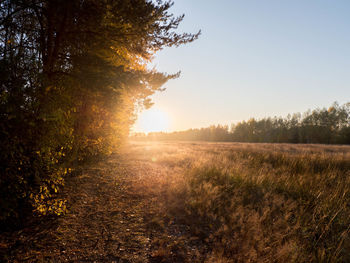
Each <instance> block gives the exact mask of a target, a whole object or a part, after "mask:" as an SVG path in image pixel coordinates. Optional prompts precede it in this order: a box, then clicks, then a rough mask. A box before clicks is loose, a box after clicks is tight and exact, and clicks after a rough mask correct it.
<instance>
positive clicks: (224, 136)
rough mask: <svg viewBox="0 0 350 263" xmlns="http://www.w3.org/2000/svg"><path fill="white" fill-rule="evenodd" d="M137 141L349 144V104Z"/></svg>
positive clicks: (157, 134)
mask: <svg viewBox="0 0 350 263" xmlns="http://www.w3.org/2000/svg"><path fill="white" fill-rule="evenodd" d="M133 139H137V140H180V141H212V142H225V141H226V142H265V143H323V144H350V103H346V104H344V105H341V106H340V105H338V103H334V104H333V105H332V106H331V107H329V108H328V109H327V108H323V109H315V110H313V111H308V112H305V113H304V114H300V113H296V114H293V115H288V116H287V117H285V118H282V117H274V118H263V119H260V120H257V119H254V118H252V119H250V120H248V121H242V122H239V123H237V124H233V125H231V127H229V126H227V125H224V126H223V125H216V126H215V125H214V126H210V127H207V128H201V129H190V130H186V131H179V132H172V133H164V132H155V133H149V134H148V135H145V134H141V133H139V134H135V135H134V136H133Z"/></svg>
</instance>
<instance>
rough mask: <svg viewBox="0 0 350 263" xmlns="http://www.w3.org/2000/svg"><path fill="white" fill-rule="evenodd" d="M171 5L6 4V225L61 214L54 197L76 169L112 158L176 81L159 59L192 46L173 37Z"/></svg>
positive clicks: (0, 31) (1, 103) (45, 0)
mask: <svg viewBox="0 0 350 263" xmlns="http://www.w3.org/2000/svg"><path fill="white" fill-rule="evenodd" d="M172 5H173V2H171V1H147V0H102V1H101V0H5V1H1V3H0V57H1V58H0V68H1V72H2V74H1V77H0V96H1V97H0V107H1V113H0V114H1V115H0V118H1V119H0V123H1V124H0V135H1V136H2V138H5V139H4V140H3V141H2V142H1V149H3V151H2V153H1V155H0V158H1V163H4V164H6V165H5V166H3V167H2V168H1V177H0V178H1V182H0V189H1V195H2V196H1V200H2V203H1V204H0V210H1V215H0V220H1V219H6V218H9V217H13V216H15V217H20V215H19V214H18V213H19V212H18V211H24V210H23V207H28V209H29V210H31V208H32V207H34V209H35V210H36V211H37V212H38V213H48V212H55V213H61V212H62V211H63V210H64V209H62V207H64V200H55V198H53V195H52V193H55V192H56V191H57V190H59V188H60V185H62V182H63V177H64V175H65V174H67V172H68V171H69V169H70V168H71V167H72V162H76V161H77V160H79V161H81V160H86V159H88V158H91V157H94V156H98V155H100V154H108V153H110V152H111V151H112V150H113V147H115V146H118V145H120V143H121V142H122V140H123V138H124V137H125V136H126V135H127V133H128V131H129V127H130V125H131V124H132V122H133V121H134V112H135V110H134V107H135V105H139V106H141V107H149V106H150V105H151V102H150V99H149V96H150V95H151V94H153V93H154V92H155V91H157V90H161V86H162V85H163V84H164V83H165V82H166V81H167V80H169V79H171V78H175V77H177V76H178V74H174V75H167V74H163V73H160V72H157V71H155V70H149V69H148V67H147V65H148V63H149V61H150V60H151V59H152V56H153V54H155V52H157V51H159V50H160V49H162V48H164V47H171V46H178V45H181V44H186V43H189V42H192V41H193V40H195V39H196V38H197V37H198V36H199V32H198V33H197V34H187V33H183V34H178V33H176V32H175V30H176V29H177V27H178V25H179V24H180V22H181V21H182V20H183V18H184V16H180V17H174V16H173V15H172V14H171V13H169V9H170V8H171V6H172Z"/></svg>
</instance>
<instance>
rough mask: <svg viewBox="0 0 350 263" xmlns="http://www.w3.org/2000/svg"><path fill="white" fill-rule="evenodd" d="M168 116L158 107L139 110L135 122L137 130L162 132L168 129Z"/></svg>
mask: <svg viewBox="0 0 350 263" xmlns="http://www.w3.org/2000/svg"><path fill="white" fill-rule="evenodd" d="M169 124H170V121H169V116H168V115H167V114H166V112H165V111H163V110H161V109H159V108H151V109H148V110H145V111H143V112H141V114H140V115H139V116H138V118H137V121H136V123H135V129H134V130H135V131H137V132H144V133H150V132H162V131H163V132H164V131H167V130H168V129H169Z"/></svg>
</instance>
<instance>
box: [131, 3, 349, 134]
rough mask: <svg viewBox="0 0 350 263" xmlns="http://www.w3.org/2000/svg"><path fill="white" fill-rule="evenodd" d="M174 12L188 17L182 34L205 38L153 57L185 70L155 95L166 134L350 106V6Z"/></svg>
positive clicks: (214, 6)
mask: <svg viewBox="0 0 350 263" xmlns="http://www.w3.org/2000/svg"><path fill="white" fill-rule="evenodd" d="M171 11H172V12H173V13H174V14H177V15H180V14H182V13H184V14H185V19H184V21H183V23H182V25H181V26H180V28H179V31H180V32H181V31H186V32H193V33H195V32H197V31H198V30H199V29H201V30H202V35H201V36H200V38H199V39H198V40H197V41H195V42H193V43H191V44H187V45H185V46H182V47H179V48H167V49H164V50H163V51H161V52H160V53H158V54H157V56H156V57H155V59H154V62H153V63H154V66H155V67H156V68H157V69H158V70H159V71H162V72H167V73H175V72H177V71H179V70H181V72H182V73H181V76H180V78H178V79H176V80H171V81H169V82H168V83H167V84H166V85H165V86H164V87H165V88H166V91H164V92H160V93H157V94H155V95H154V96H153V101H154V102H155V105H154V106H153V107H154V109H153V111H158V112H163V113H164V114H165V115H166V116H167V118H168V125H167V127H166V130H168V131H174V130H184V129H189V128H199V127H207V126H209V125H211V124H230V123H234V122H237V121H240V120H247V119H249V118H250V117H255V118H263V117H268V116H271V117H273V116H286V115H287V114H288V113H294V112H304V111H306V110H308V109H314V108H317V107H327V106H330V104H331V103H332V102H334V101H338V102H339V103H340V104H343V103H345V102H349V101H350V15H349V14H350V1H348V0H337V1H334V0H328V1H325V0H308V1H306V0H290V1H282V0H218V1H213V0H175V4H174V6H173V7H172V9H171ZM134 130H135V131H144V128H143V126H142V124H140V122H137V123H136V125H135V128H134Z"/></svg>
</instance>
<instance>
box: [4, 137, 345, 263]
mask: <svg viewBox="0 0 350 263" xmlns="http://www.w3.org/2000/svg"><path fill="white" fill-rule="evenodd" d="M349 189H350V147H349V146H324V145H291V144H244V143H242V144H241V143H199V142H182V143H181V142H178V143H175V142H174V143H170V142H169V143H166V142H164V143H156V142H133V143H130V144H128V145H127V147H126V148H125V149H124V150H122V151H121V152H120V153H118V154H117V153H115V154H113V155H111V156H110V157H108V158H106V159H104V160H101V161H99V162H94V163H90V164H88V165H85V166H82V167H80V168H76V169H75V170H74V171H73V173H72V174H70V176H69V177H68V178H67V180H66V184H65V187H64V190H63V192H62V193H61V195H62V197H63V198H65V199H67V207H68V211H67V213H66V214H64V215H61V216H56V217H35V218H31V219H30V220H29V221H28V222H25V224H24V225H25V227H24V228H22V229H20V230H17V231H12V232H6V233H2V234H0V261H1V262H124V263H127V262H150V263H155V262H349V260H350V221H349V218H350V207H349V202H350V201H349V200H350V193H349Z"/></svg>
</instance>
